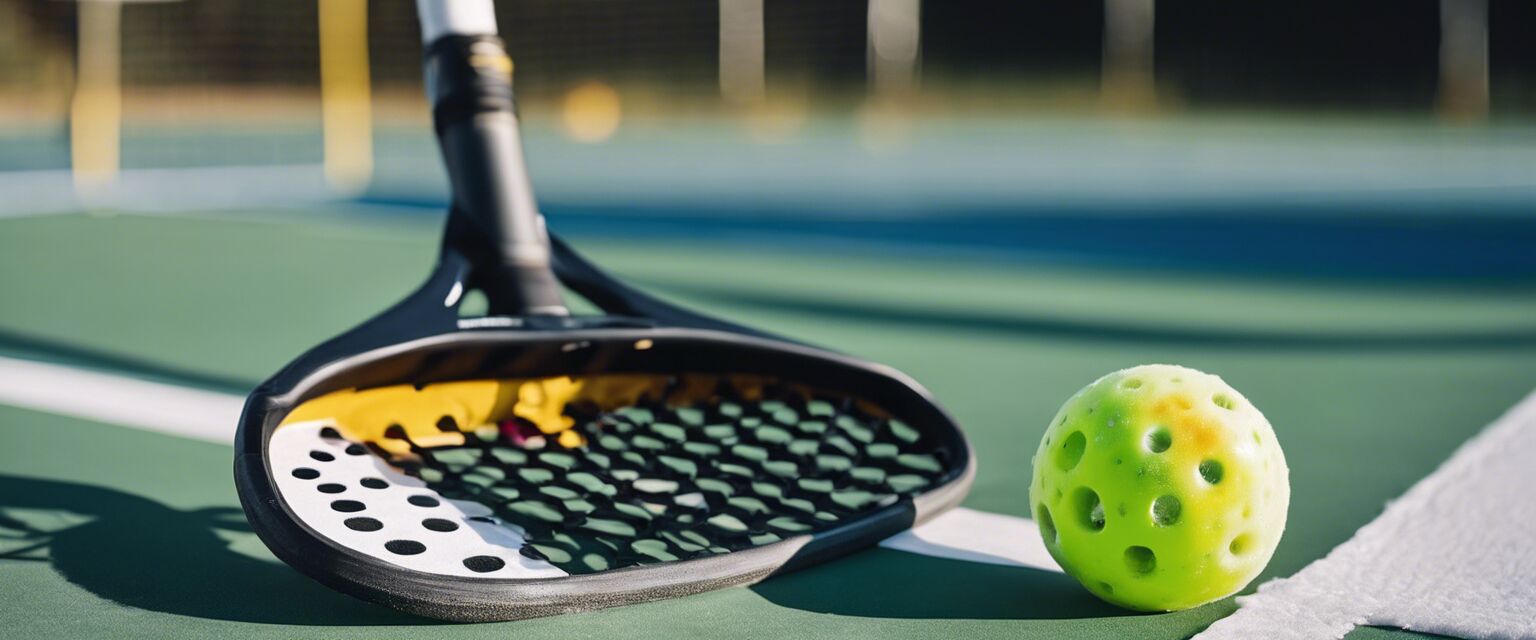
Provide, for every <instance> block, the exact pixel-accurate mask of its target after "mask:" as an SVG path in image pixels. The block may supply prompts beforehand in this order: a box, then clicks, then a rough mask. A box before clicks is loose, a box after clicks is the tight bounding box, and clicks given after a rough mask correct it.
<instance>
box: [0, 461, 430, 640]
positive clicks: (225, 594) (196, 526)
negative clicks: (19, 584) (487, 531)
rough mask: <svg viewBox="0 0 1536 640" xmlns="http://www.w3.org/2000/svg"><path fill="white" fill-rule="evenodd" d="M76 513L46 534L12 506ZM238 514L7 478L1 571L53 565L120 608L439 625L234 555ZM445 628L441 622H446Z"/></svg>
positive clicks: (282, 620)
mask: <svg viewBox="0 0 1536 640" xmlns="http://www.w3.org/2000/svg"><path fill="white" fill-rule="evenodd" d="M10 509H16V510H41V511H45V512H47V511H52V512H55V513H59V512H68V513H72V514H75V516H77V517H76V518H73V519H72V520H73V521H75V522H80V523H79V524H74V525H72V526H63V527H59V528H50V529H41V528H37V527H36V526H34V525H30V524H28V521H27V520H24V519H21V518H18V517H15V516H14V514H13V515H10V516H7V515H6V513H5V511H4V510H10ZM249 531H250V530H249V528H248V525H247V524H246V522H245V518H244V516H243V515H242V514H241V512H240V510H239V509H238V508H233V507H211V508H206V509H195V510H187V511H182V510H178V509H174V508H171V507H169V506H166V505H164V504H161V503H159V502H156V501H154V500H150V499H148V498H144V497H141V496H137V495H133V494H130V493H126V492H123V491H118V490H116V489H110V488H107V487H101V486H94V485H87V484H77V483H72V482H62V481H57V480H44V479H39V478H26V477H19V476H11V475H4V474H0V533H3V534H4V538H5V540H6V541H7V542H8V543H9V544H7V547H6V548H8V549H15V550H16V552H15V553H6V552H5V551H4V550H0V567H4V566H5V564H7V563H8V562H27V561H47V562H49V563H50V564H52V566H53V568H54V570H56V571H57V572H58V573H59V574H60V575H61V576H63V577H64V578H65V579H66V580H68V581H69V582H71V583H73V584H75V585H76V586H78V587H80V588H82V589H85V590H86V591H89V592H91V593H93V594H95V595H97V596H99V597H101V598H105V599H107V600H111V601H113V602H116V603H118V604H122V605H125V606H129V607H135V608H139V609H146V610H150V611H159V612H163V613H171V614H177V615H184V616H192V617H198V618H208V619H215V620H228V621H235V622H252V623H268V624H289V625H304V626H333V625H336V626H339V625H349V626H350V625H381V624H389V625H402V624H434V623H436V621H433V620H428V619H425V618H418V617H414V616H411V615H408V614H405V613H401V612H398V611H394V610H392V609H388V608H385V607H381V606H376V605H372V604H368V603H365V602H362V601H360V600H355V599H352V598H349V597H346V596H343V595H341V594H339V593H337V592H335V591H332V590H330V589H327V588H325V587H324V586H321V585H320V584H319V583H316V582H314V581H312V580H310V579H308V578H306V577H304V576H302V575H300V574H299V573H297V572H295V571H293V570H292V569H290V568H288V567H287V566H286V565H283V564H281V563H279V562H277V561H276V560H261V559H257V558H254V557H251V556H247V555H244V554H242V553H239V552H236V551H234V550H232V549H231V548H230V543H229V542H227V541H226V540H225V538H223V537H221V535H220V532H227V533H232V534H235V535H241V534H246V535H248V534H249ZM439 624H440V623H439Z"/></svg>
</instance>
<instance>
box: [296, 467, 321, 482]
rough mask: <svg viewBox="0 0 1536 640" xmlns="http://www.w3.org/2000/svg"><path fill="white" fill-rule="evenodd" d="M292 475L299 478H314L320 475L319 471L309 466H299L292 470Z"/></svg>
mask: <svg viewBox="0 0 1536 640" xmlns="http://www.w3.org/2000/svg"><path fill="white" fill-rule="evenodd" d="M293 477H295V478H298V479H300V480H314V479H315V478H318V477H320V472H319V471H315V470H314V469H311V468H309V467H299V468H297V469H294V470H293Z"/></svg>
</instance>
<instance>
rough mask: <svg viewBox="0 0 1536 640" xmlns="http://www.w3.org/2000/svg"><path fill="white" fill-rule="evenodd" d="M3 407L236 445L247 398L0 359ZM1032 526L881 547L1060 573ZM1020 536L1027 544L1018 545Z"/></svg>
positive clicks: (939, 533) (944, 522)
mask: <svg viewBox="0 0 1536 640" xmlns="http://www.w3.org/2000/svg"><path fill="white" fill-rule="evenodd" d="M0 404H8V405H12V406H16V407H22V408H26V409H33V410H36V411H44V412H47V413H55V414H59V415H65V416H71V417H75V418H84V419H87V420H94V421H97V422H104V423H108V424H116V425H122V426H125V427H132V428H135V429H143V430H145V431H154V432H157V433H164V434H169V435H174V436H180V437H183V438H192V439H194V440H203V441H207V442H215V443H219V444H224V445H229V444H232V443H233V442H234V431H235V424H236V423H237V422H238V421H239V419H240V411H241V408H242V407H243V406H244V404H245V399H244V398H242V397H240V396H235V395H231V394H227V393H218V392H214V391H202V390H198V389H189V388H186V387H178V386H175V385H168V384H164V383H159V382H150V381H147V380H138V379H135V378H128V377H124V376H117V375H112V374H108V373H102V372H98V371H89V370H86V369H78V368H75V367H67V366H63V365H57V364H48V363H43V362H34V361H30V360H19V359H15V358H6V357H0ZM0 428H3V427H0ZM1035 531H1036V530H1035V524H1034V522H1033V521H1031V520H1027V519H1023V518H1015V517H1013V516H1006V515H999V514H993V513H984V512H981V511H974V510H971V509H965V508H957V509H954V510H952V511H950V512H948V513H945V514H944V515H941V516H939V517H937V518H934V519H933V520H931V521H929V522H927V523H925V524H924V525H923V526H921V527H918V528H917V529H916V530H913V531H908V532H905V533H902V534H899V535H897V536H895V537H892V538H890V539H888V540H886V541H884V542H882V543H881V546H884V547H886V548H889V549H896V550H900V551H906V552H910V553H917V554H922V555H928V556H935V557H940V558H949V559H954V560H967V561H971V562H984V563H989V564H1001V565H1010V566H1021V567H1032V568H1037V569H1048V570H1055V571H1059V569H1056V564H1055V562H1053V561H1052V560H1051V557H1050V555H1049V554H1048V553H1046V551H1045V546H1044V545H1043V544H1041V543H1040V536H1039V535H1038V534H1037V533H1035ZM983 532H985V535H983ZM1018 541H1024V544H1015V543H1016V542H1018Z"/></svg>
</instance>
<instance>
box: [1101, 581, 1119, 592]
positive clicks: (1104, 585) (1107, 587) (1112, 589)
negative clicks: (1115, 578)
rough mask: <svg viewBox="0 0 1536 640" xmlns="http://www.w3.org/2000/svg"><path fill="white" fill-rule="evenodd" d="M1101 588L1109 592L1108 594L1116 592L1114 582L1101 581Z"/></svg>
mask: <svg viewBox="0 0 1536 640" xmlns="http://www.w3.org/2000/svg"><path fill="white" fill-rule="evenodd" d="M1099 590H1100V591H1103V592H1104V593H1107V594H1110V595H1114V593H1115V585H1112V584H1110V583H1108V582H1100V583H1099Z"/></svg>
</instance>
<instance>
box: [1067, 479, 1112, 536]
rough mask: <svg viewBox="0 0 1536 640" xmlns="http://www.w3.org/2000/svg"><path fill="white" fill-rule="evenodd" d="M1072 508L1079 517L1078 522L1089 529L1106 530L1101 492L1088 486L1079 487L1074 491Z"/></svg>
mask: <svg viewBox="0 0 1536 640" xmlns="http://www.w3.org/2000/svg"><path fill="white" fill-rule="evenodd" d="M1072 510H1073V515H1074V516H1076V518H1077V523H1078V524H1080V525H1082V527H1083V528H1084V529H1087V530H1089V531H1102V530H1104V503H1102V502H1100V501H1099V494H1098V493H1097V492H1095V491H1094V490H1093V489H1089V488H1088V487H1078V488H1077V489H1074V490H1073V491H1072Z"/></svg>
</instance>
